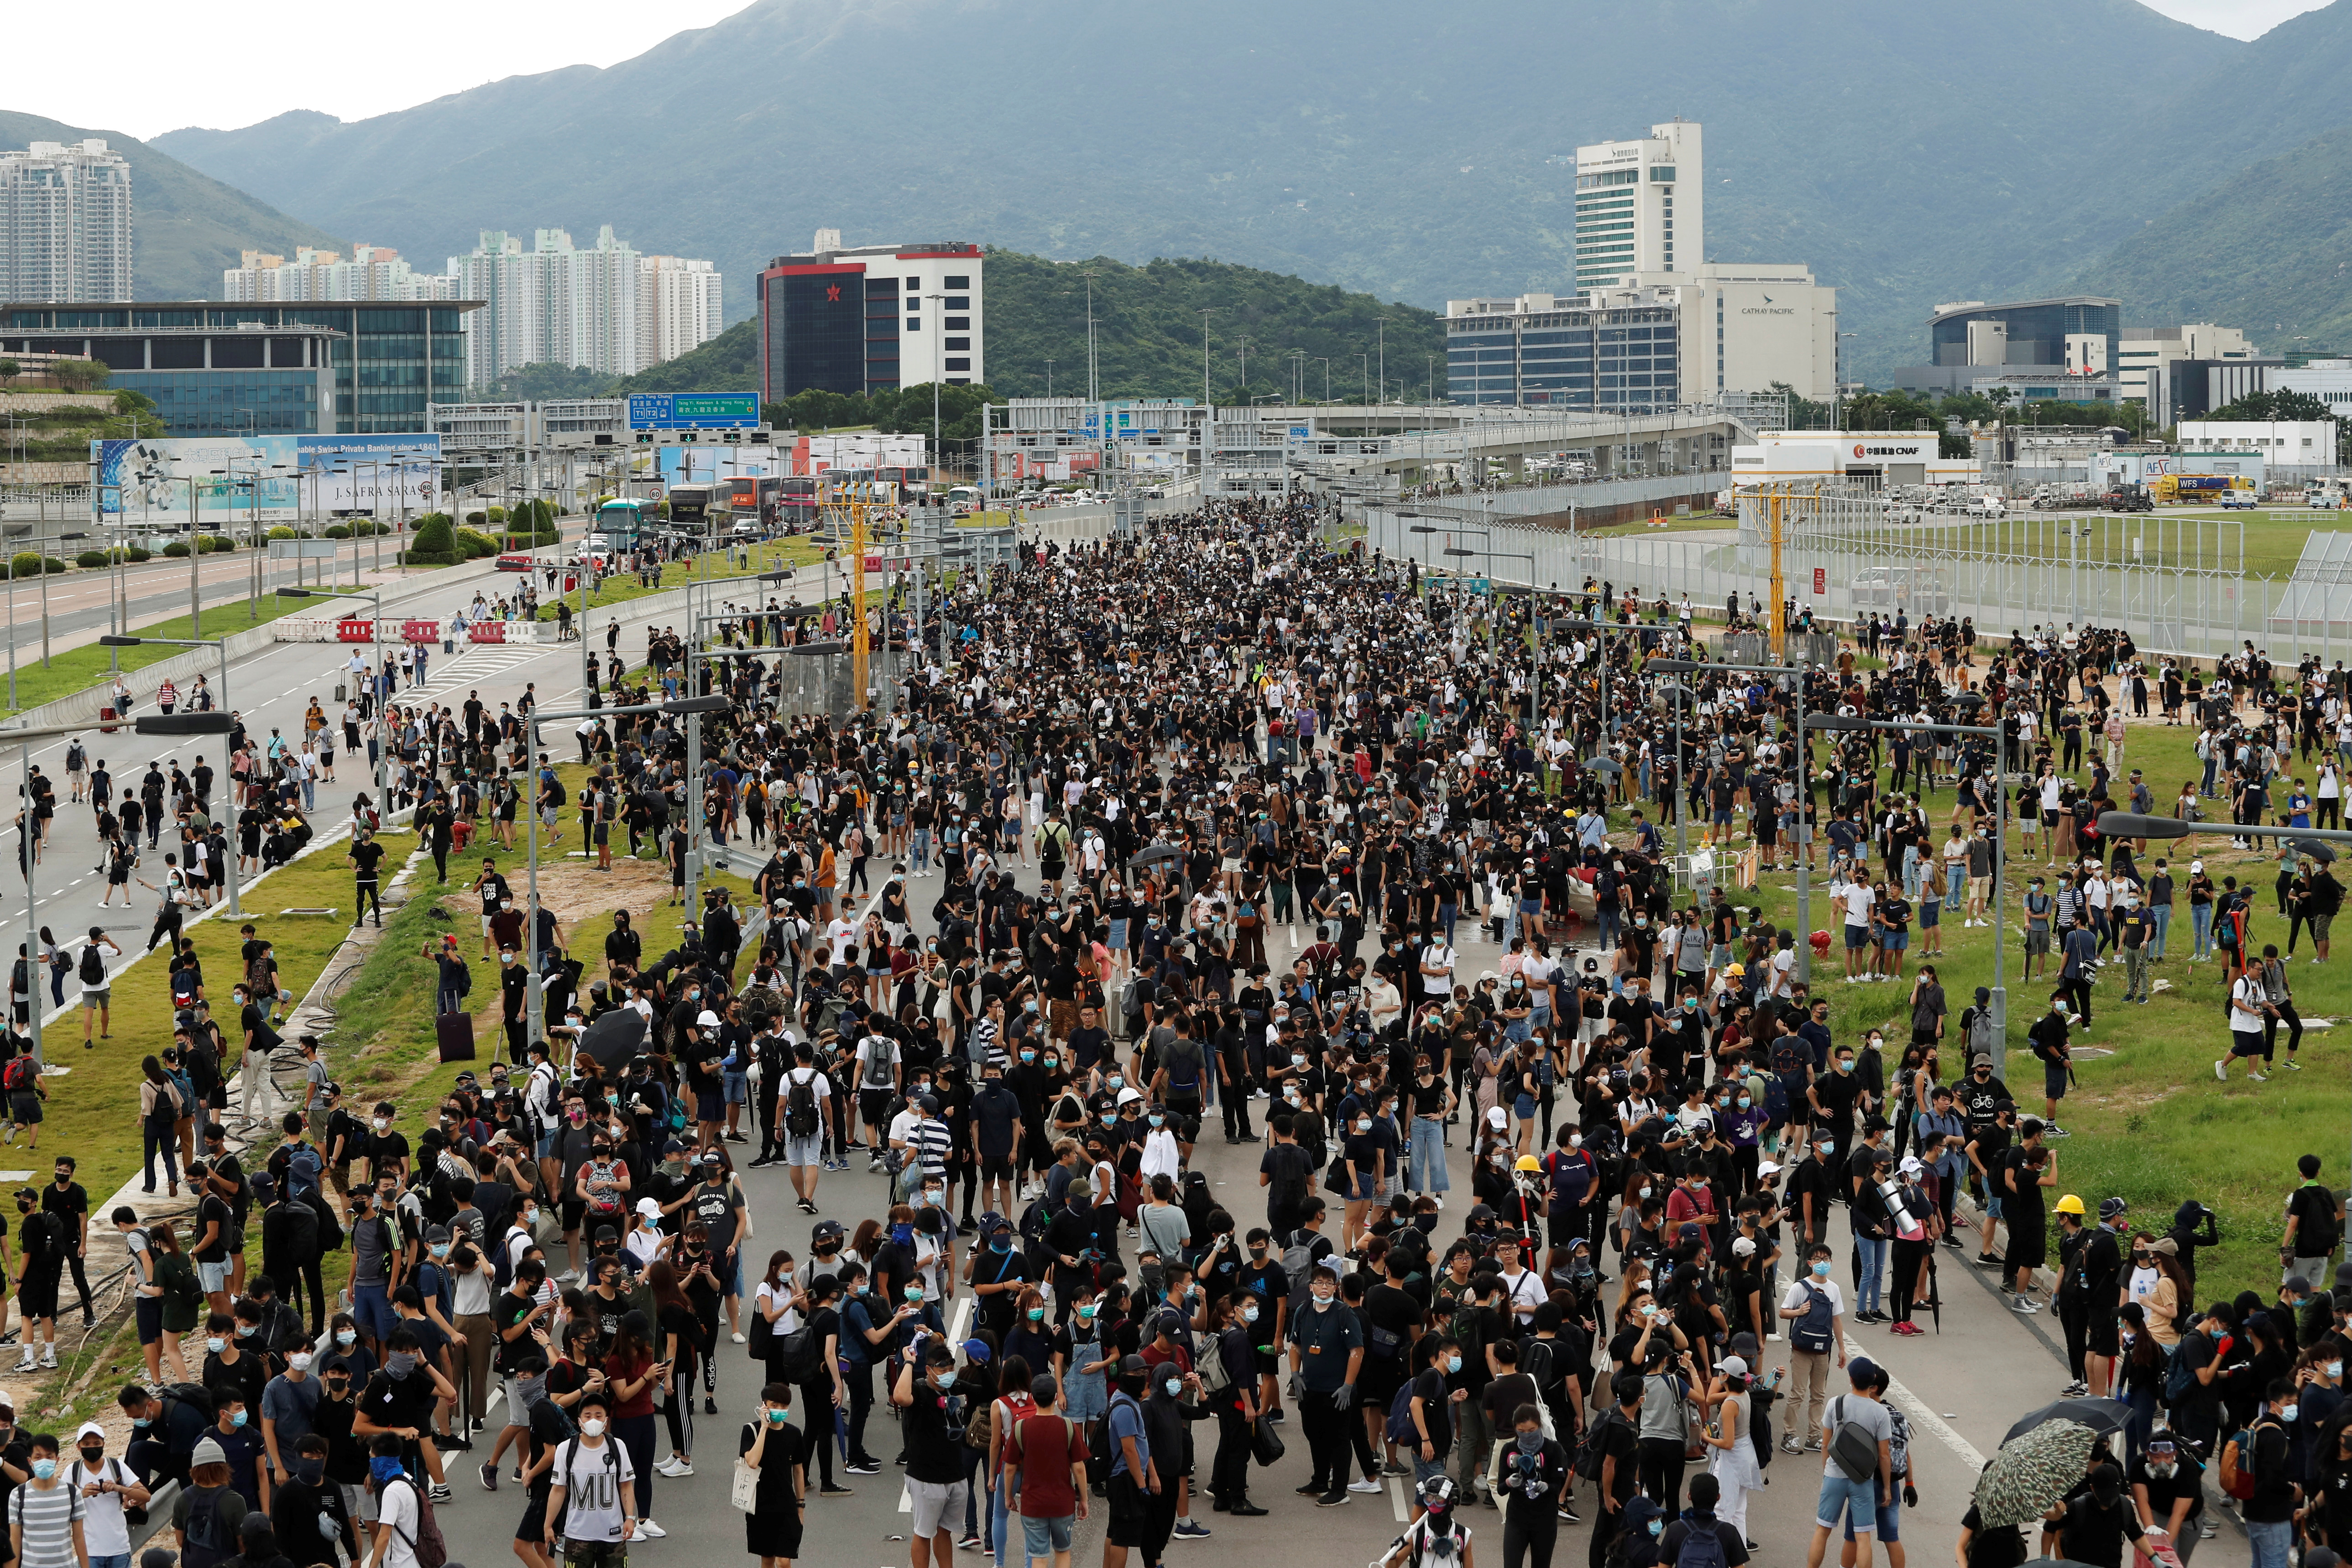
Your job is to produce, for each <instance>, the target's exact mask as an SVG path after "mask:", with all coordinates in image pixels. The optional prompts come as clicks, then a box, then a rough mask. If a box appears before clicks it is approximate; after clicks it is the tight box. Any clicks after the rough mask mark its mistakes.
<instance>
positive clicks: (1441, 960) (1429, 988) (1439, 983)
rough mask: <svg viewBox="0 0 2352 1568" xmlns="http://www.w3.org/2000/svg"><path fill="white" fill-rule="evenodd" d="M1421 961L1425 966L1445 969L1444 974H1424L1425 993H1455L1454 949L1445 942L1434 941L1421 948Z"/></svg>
mask: <svg viewBox="0 0 2352 1568" xmlns="http://www.w3.org/2000/svg"><path fill="white" fill-rule="evenodd" d="M1421 961H1422V963H1423V965H1424V966H1433V967H1437V968H1440V969H1443V970H1444V971H1445V972H1444V974H1442V975H1423V976H1422V977H1421V988H1422V991H1423V994H1425V995H1428V996H1433V997H1450V996H1452V995H1453V994H1454V949H1453V948H1451V947H1448V946H1446V945H1445V944H1444V943H1443V942H1433V943H1431V944H1430V945H1429V946H1426V947H1423V949H1422V950H1421Z"/></svg>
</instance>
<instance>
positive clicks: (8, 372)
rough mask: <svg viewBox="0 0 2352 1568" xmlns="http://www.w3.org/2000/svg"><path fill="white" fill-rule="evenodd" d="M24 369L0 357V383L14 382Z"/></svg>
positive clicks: (14, 362)
mask: <svg viewBox="0 0 2352 1568" xmlns="http://www.w3.org/2000/svg"><path fill="white" fill-rule="evenodd" d="M24 368H25V367H24V366H22V365H20V364H18V363H17V362H16V361H14V360H11V359H8V358H5V356H0V382H14V381H15V380H16V377H17V374H18V373H19V372H20V371H23V370H24Z"/></svg>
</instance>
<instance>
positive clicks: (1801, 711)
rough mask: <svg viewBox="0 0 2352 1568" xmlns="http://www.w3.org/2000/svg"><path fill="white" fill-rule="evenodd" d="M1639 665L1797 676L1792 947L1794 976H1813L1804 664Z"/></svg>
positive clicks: (1680, 671)
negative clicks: (1794, 923) (1794, 935)
mask: <svg viewBox="0 0 2352 1568" xmlns="http://www.w3.org/2000/svg"><path fill="white" fill-rule="evenodd" d="M1604 662H1605V661H1604ZM1642 669H1643V673H1644V674H1647V673H1649V672H1652V671H1655V672H1657V673H1658V674H1669V675H1688V674H1697V673H1698V672H1699V671H1701V670H1729V671H1736V672H1738V673H1739V674H1759V675H1793V676H1795V677H1796V682H1797V693H1796V695H1797V700H1796V723H1797V940H1796V944H1795V947H1796V953H1797V978H1799V979H1801V980H1811V978H1812V977H1813V942H1812V917H1813V880H1812V864H1813V861H1812V855H1813V830H1812V823H1811V821H1810V820H1809V819H1810V817H1811V811H1810V810H1809V808H1810V807H1811V805H1812V779H1811V774H1812V770H1813V769H1812V758H1811V754H1810V753H1809V752H1808V751H1807V750H1806V747H1805V670H1804V666H1802V665H1801V664H1799V665H1790V664H1701V663H1699V662H1698V661H1697V660H1696V659H1646V660H1644V661H1643V664H1642ZM1681 765H1682V758H1680V757H1679V756H1677V757H1676V758H1675V767H1676V768H1677V769H1679V768H1681ZM1677 789H1679V783H1678V784H1677Z"/></svg>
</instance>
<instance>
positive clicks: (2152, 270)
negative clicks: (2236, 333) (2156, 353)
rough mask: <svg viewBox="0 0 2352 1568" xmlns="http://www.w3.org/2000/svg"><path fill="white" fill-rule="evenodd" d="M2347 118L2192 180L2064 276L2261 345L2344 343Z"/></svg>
mask: <svg viewBox="0 0 2352 1568" xmlns="http://www.w3.org/2000/svg"><path fill="white" fill-rule="evenodd" d="M2347 245H2352V126H2347V127H2339V128H2338V129H2336V130H2335V131H2329V132H2328V133H2327V134H2326V135H2325V136H2321V137H2318V138H2315V140H2312V141H2306V142H2305V143H2303V144H2302V145H2301V146H2298V147H2295V148H2294V149H2293V150H2292V151H2290V152H2283V153H2281V154H2279V155H2278V156H2277V157H2274V158H2270V159H2266V160H2265V161H2263V162H2260V163H2257V164H2255V165H2254V166H2253V167H2252V168H2251V169H2248V170H2246V171H2244V172H2242V173H2239V174H2234V175H2232V176H2231V177H2230V178H2229V179H2227V180H2224V181H2222V182H2221V183H2218V184H2216V185H2214V186H2213V187H2212V188H2211V189H2210V190H2205V191H2200V192H2198V193H2195V194H2194V195H2192V196H2190V197H2189V199H2188V200H2186V201H2183V202H2182V203H2181V204H2179V205H2178V206H2176V207H2174V208H2172V209H2171V210H2170V211H2168V212H2167V213H2164V214H2161V215H2160V216H2158V217H2157V218H2155V219H2153V220H2152V221H2150V222H2149V223H2148V224H2147V225H2146V226H2145V227H2144V228H2143V229H2142V230H2141V232H2140V233H2139V234H2138V235H2135V236H2134V237H2132V238H2131V239H2129V240H2126V242H2125V243H2124V244H2122V245H2121V246H2117V247H2116V250H2115V252H2114V254H2113V255H2111V256H2106V257H2105V258H2104V259H2103V260H2102V261H2100V262H2099V263H2097V264H2096V265H2095V266H2092V267H2084V268H2083V269H2082V270H2081V271H2079V272H2077V273H2076V274H2074V283H2073V286H2074V287H2078V288H2091V289H2095V290H2096V291H2097V292H2099V293H2102V294H2111V295H2114V296H2116V298H2120V299H2122V300H2123V301H2124V319H2126V321H2148V322H2174V321H2218V322H2221V323H2224V324H2226V325H2228V326H2232V327H2238V328H2242V329H2244V331H2245V333H2246V335H2247V336H2248V337H2250V338H2252V339H2253V340H2255V342H2257V343H2258V344H2260V345H2261V346H2262V347H2263V349H2265V350H2269V351H2271V352H2273V353H2284V352H2285V351H2286V350H2290V349H2307V348H2311V347H2315V346H2326V345H2343V344H2347V343H2352V262H2348V261H2347V259H2346V258H2347V256H2352V250H2347Z"/></svg>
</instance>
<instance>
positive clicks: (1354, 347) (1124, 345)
mask: <svg viewBox="0 0 2352 1568" xmlns="http://www.w3.org/2000/svg"><path fill="white" fill-rule="evenodd" d="M1088 274H1092V276H1093V284H1094V311H1095V344H1096V352H1097V356H1098V359H1099V365H1098V369H1097V380H1098V382H1099V384H1100V391H1101V393H1102V395H1103V396H1104V397H1106V398H1129V397H1135V398H1151V397H1192V398H1197V397H1199V396H1200V395H1201V371H1202V365H1201V312H1202V310H1204V309H1213V310H1214V311H1215V314H1213V315H1212V316H1211V317H1210V318H1209V366H1208V368H1209V374H1210V383H1211V392H1212V394H1213V398H1214V400H1215V401H1216V402H1222V403H1235V402H1249V401H1250V400H1251V399H1252V398H1261V397H1265V396H1267V395H1269V394H1272V395H1275V396H1278V397H1281V398H1285V399H1287V398H1288V397H1289V396H1290V395H1291V359H1290V356H1291V354H1292V352H1293V351H1294V350H1296V351H1297V352H1298V353H1299V354H1300V355H1302V356H1303V359H1302V361H1301V365H1302V370H1301V373H1300V377H1299V382H1300V385H1301V387H1302V388H1303V391H1304V395H1305V396H1306V397H1307V399H1308V401H1310V402H1313V401H1318V400H1320V399H1321V398H1322V396H1323V392H1324V386H1325V374H1326V371H1327V365H1326V363H1325V361H1328V375H1329V387H1330V396H1331V401H1332V402H1362V401H1363V400H1364V397H1365V395H1366V393H1367V392H1368V391H1369V392H1370V393H1371V395H1372V396H1373V397H1374V398H1375V400H1377V398H1378V396H1379V390H1380V389H1379V386H1378V382H1379V378H1380V374H1381V336H1382V333H1381V325H1380V320H1381V318H1382V317H1386V318H1387V319H1388V325H1387V329H1386V337H1387V350H1388V356H1387V362H1388V382H1389V396H1390V398H1391V399H1392V400H1393V399H1398V398H1404V399H1412V398H1418V397H1420V396H1422V395H1423V392H1424V391H1426V390H1428V388H1429V386H1430V383H1431V379H1432V378H1434V382H1435V385H1436V386H1438V387H1441V388H1442V387H1443V386H1444V384H1445V367H1444V366H1443V365H1441V364H1438V363H1437V361H1439V360H1442V359H1444V357H1445V343H1444V335H1445V334H1444V322H1443V321H1442V320H1441V319H1440V318H1439V317H1437V316H1436V315H1434V314H1433V313H1432V312H1430V311H1427V310H1423V309H1420V308H1416V307H1413V306H1411V305H1398V304H1383V303H1381V301H1380V300H1379V299H1377V298H1374V297H1372V296H1371V295H1369V294H1350V293H1349V292H1348V291H1347V290H1346V289H1343V288H1336V287H1332V286H1330V285H1328V284H1316V283H1308V282H1307V281H1306V280H1305V279H1303V278H1297V277H1286V276H1285V275H1283V274H1281V273H1278V272H1265V271H1262V270H1260V269H1258V268H1256V267H1235V266H1234V265H1232V264H1231V263H1229V262H1222V261H1201V260H1192V261H1165V260H1163V261H1154V262H1152V263H1150V265H1149V266H1145V267H1129V266H1127V265H1126V264H1125V263H1123V262H1117V261H1112V260H1109V259H1108V258H1107V257H1103V256H1097V257H1096V258H1095V259H1094V260H1092V261H1048V260H1046V259H1045V257H1043V256H1024V255H1022V254H1020V253H1019V252H1017V251H1009V250H992V251H991V252H989V256H988V323H987V325H988V344H987V348H988V352H987V356H986V359H987V365H988V384H989V386H990V388H991V389H992V390H993V391H994V392H997V393H998V394H1000V395H1002V396H1008V397H1041V396H1043V395H1044V394H1045V391H1046V361H1047V360H1049V359H1050V360H1051V361H1053V390H1054V391H1055V392H1060V393H1063V394H1071V393H1076V394H1077V395H1079V396H1084V395H1085V393H1086V390H1087V276H1088ZM759 334H760V329H759V322H758V320H757V319H751V320H746V321H738V322H737V323H735V325H733V326H732V327H730V328H728V329H727V330H726V331H724V332H722V333H720V334H719V336H718V337H716V338H713V339H712V340H710V341H709V342H708V343H705V344H703V345H702V347H700V348H699V349H697V350H694V351H693V352H692V353H690V354H682V355H680V356H679V357H678V358H677V359H675V360H671V361H668V362H667V363H665V364H659V365H656V366H655V367H654V368H653V369H651V370H649V371H642V372H640V373H638V374H636V375H634V376H626V377H624V378H622V379H621V380H619V381H608V380H605V379H603V378H600V377H598V376H596V375H594V374H593V372H590V371H579V370H572V369H571V368H569V367H567V366H562V365H526V366H524V367H523V368H522V369H520V370H519V371H515V372H513V373H512V374H511V375H509V376H507V377H506V378H505V379H504V380H502V381H501V382H499V384H498V385H497V386H496V387H495V388H492V389H490V390H488V391H487V392H483V393H482V394H481V397H482V398H483V399H484V400H487V401H500V400H504V399H509V398H559V397H598V396H607V397H610V396H618V395H620V394H622V393H625V392H748V391H751V389H753V388H755V387H757V386H758V385H759V384H760V335H759ZM1244 340H1246V343H1247V347H1248V350H1249V354H1248V374H1249V381H1248V384H1247V385H1246V386H1244V384H1243V382H1242V372H1243V356H1242V350H1243V346H1244ZM1368 377H1369V378H1370V380H1369V381H1368V380H1367V378H1368ZM927 423H928V422H927Z"/></svg>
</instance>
